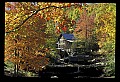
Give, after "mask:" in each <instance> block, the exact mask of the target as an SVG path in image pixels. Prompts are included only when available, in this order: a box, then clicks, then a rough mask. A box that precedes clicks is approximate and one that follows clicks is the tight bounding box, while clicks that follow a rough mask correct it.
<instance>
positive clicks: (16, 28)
mask: <svg viewBox="0 0 120 82" xmlns="http://www.w3.org/2000/svg"><path fill="white" fill-rule="evenodd" d="M75 5H76V4H74V5H71V6H75ZM50 7H54V8H66V7H68V6H63V7H57V6H48V7H45V8H42V9H38V10H36V11H34V12H33V13H32V14H31V15H30V16H28V17H27V18H26V19H25V20H24V21H23V22H22V23H21V24H20V25H18V26H17V27H15V28H14V29H13V30H11V31H8V32H5V33H6V34H9V33H11V32H15V31H16V30H18V29H19V28H20V27H21V26H22V25H23V24H24V23H25V22H26V21H27V20H28V19H29V18H31V17H32V16H33V15H35V14H37V13H38V12H39V11H41V10H44V9H47V8H50Z"/></svg>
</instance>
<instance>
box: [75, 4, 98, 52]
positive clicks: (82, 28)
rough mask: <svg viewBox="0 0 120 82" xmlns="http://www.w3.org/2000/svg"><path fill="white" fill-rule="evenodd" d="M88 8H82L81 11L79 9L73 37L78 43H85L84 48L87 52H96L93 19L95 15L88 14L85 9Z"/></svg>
mask: <svg viewBox="0 0 120 82" xmlns="http://www.w3.org/2000/svg"><path fill="white" fill-rule="evenodd" d="M88 7H89V6H86V5H85V6H83V7H82V10H81V8H80V9H79V10H80V11H81V12H80V16H79V19H77V22H76V28H75V30H74V34H75V36H76V37H77V38H78V39H79V40H78V42H85V46H86V48H87V49H88V50H90V49H92V50H96V49H97V39H96V36H95V33H94V32H95V31H94V29H95V28H94V27H95V26H94V19H95V13H90V14H89V12H88V10H87V8H88Z"/></svg>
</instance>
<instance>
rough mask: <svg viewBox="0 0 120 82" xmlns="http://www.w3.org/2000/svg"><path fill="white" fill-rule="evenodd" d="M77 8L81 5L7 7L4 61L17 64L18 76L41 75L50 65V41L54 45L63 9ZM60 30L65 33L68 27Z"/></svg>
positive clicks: (10, 3)
mask: <svg viewBox="0 0 120 82" xmlns="http://www.w3.org/2000/svg"><path fill="white" fill-rule="evenodd" d="M75 5H78V4H74V3H51V2H48V3H45V2H36V3H33V2H6V3H5V61H7V60H10V61H12V62H13V63H14V64H15V74H17V73H18V69H21V70H26V71H30V70H35V71H39V70H42V68H43V67H44V66H45V65H47V64H48V58H46V54H49V53H50V52H49V50H51V49H49V48H51V46H52V45H50V44H51V42H50V41H51V40H52V41H53V43H55V39H54V38H52V36H53V34H54V33H56V31H55V30H56V29H57V27H56V24H57V22H58V23H62V22H63V19H62V18H64V11H63V10H64V9H65V8H69V7H70V6H75ZM59 11H60V12H59ZM64 19H65V18H64ZM69 20H70V19H69ZM64 25H66V24H64ZM61 29H62V30H63V31H66V28H65V27H62V28H61ZM55 36H56V35H55ZM48 46H50V47H48Z"/></svg>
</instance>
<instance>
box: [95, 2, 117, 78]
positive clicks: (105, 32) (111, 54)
mask: <svg viewBox="0 0 120 82" xmlns="http://www.w3.org/2000/svg"><path fill="white" fill-rule="evenodd" d="M93 6H94V8H95V13H97V15H96V18H95V25H96V33H97V38H98V39H99V42H98V44H99V46H100V47H101V53H103V54H105V55H106V56H107V62H106V67H105V73H106V75H107V76H112V75H115V34H116V33H115V32H116V30H115V28H116V4H115V3H101V4H98V5H93ZM97 7H98V9H97Z"/></svg>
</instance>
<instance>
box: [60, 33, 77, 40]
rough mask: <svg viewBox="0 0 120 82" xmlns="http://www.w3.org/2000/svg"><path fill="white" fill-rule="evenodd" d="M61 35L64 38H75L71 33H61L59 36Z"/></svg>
mask: <svg viewBox="0 0 120 82" xmlns="http://www.w3.org/2000/svg"><path fill="white" fill-rule="evenodd" d="M62 36H63V37H64V38H65V39H66V40H74V39H75V37H74V35H73V34H61V35H60V38H61V37H62ZM60 38H59V39H60Z"/></svg>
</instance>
